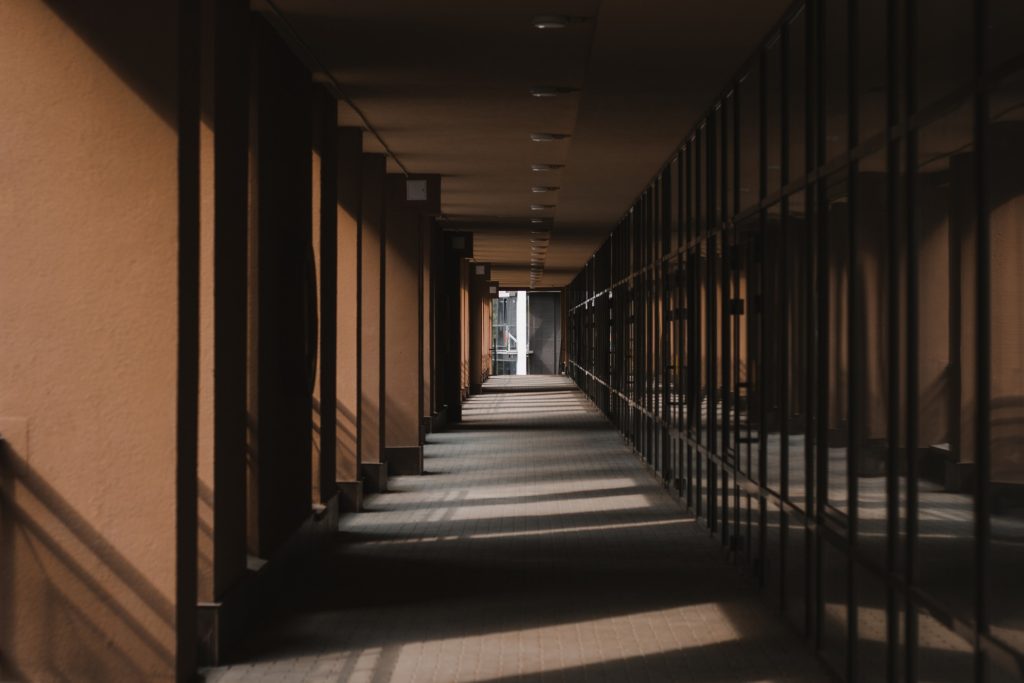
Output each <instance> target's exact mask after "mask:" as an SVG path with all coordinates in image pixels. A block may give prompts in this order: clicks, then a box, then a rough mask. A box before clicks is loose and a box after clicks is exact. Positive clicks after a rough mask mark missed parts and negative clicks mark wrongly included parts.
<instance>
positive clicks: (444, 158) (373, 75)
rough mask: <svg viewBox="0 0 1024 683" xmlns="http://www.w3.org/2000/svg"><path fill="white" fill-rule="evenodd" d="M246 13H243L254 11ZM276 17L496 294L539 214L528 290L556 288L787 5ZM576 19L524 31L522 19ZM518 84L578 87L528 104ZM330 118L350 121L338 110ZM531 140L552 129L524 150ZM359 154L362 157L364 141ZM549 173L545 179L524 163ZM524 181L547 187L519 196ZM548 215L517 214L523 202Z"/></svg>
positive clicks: (462, 3) (364, 8) (329, 4)
mask: <svg viewBox="0 0 1024 683" xmlns="http://www.w3.org/2000/svg"><path fill="white" fill-rule="evenodd" d="M257 4H259V3H257ZM277 4H278V5H279V6H280V7H281V8H282V10H283V11H284V12H285V13H286V15H287V17H288V21H289V23H290V24H291V25H292V26H293V27H294V28H295V30H296V31H297V32H298V34H299V35H301V36H302V39H303V41H304V42H306V43H307V44H308V45H309V46H310V47H311V48H312V49H313V51H314V52H315V53H316V54H317V56H318V57H319V58H320V60H321V61H322V62H324V63H325V64H326V65H327V67H328V68H329V70H330V71H331V73H332V75H333V76H334V77H335V78H336V79H337V80H338V81H339V82H340V83H341V84H342V86H343V87H344V89H345V92H346V94H347V95H348V96H349V97H350V98H351V99H352V100H353V101H354V102H355V103H356V104H357V105H358V106H359V108H360V109H361V110H362V111H363V112H364V114H365V115H366V117H367V119H368V121H369V122H370V123H371V124H372V125H373V127H374V128H375V129H376V130H377V131H378V133H379V134H380V135H381V137H383V138H384V140H385V141H386V142H387V145H388V147H390V148H391V150H392V151H393V152H394V153H395V155H396V156H397V157H398V158H399V159H400V160H401V161H402V163H403V164H404V166H405V167H406V168H407V169H408V170H409V171H410V172H414V173H440V174H441V175H442V176H443V197H442V209H443V211H444V213H445V216H446V217H447V218H448V220H450V221H451V222H452V224H453V225H456V226H458V227H459V228H460V229H470V230H474V231H475V232H478V233H479V238H478V239H477V240H476V242H475V244H476V245H477V247H478V248H477V255H478V256H477V257H478V258H479V259H480V260H489V261H490V262H492V263H493V264H495V267H494V272H495V273H497V274H498V275H499V278H498V279H499V280H500V281H501V282H502V284H503V285H505V286H509V287H523V286H528V285H529V282H530V281H529V262H530V255H531V250H530V241H529V240H530V231H531V229H534V228H536V226H534V225H532V224H531V223H530V219H531V218H535V217H537V216H550V217H553V218H554V224H553V226H554V227H553V230H552V239H551V246H550V249H549V251H548V252H547V259H546V264H545V270H544V275H543V277H542V278H541V280H540V281H539V283H538V284H539V285H540V286H545V287H557V286H561V285H564V284H566V283H567V282H568V281H569V280H570V279H571V278H572V276H573V275H574V274H575V273H576V272H577V271H578V270H579V268H580V267H581V266H582V264H583V263H584V262H585V261H586V259H587V258H588V257H589V256H590V255H591V254H592V253H593V251H594V250H595V249H596V248H597V246H599V245H600V243H601V242H602V241H603V240H604V238H605V237H606V236H607V234H608V231H609V230H610V229H611V227H612V226H613V225H614V224H615V222H616V221H617V220H618V219H619V217H620V216H622V214H623V213H624V212H625V211H626V210H627V209H628V207H629V205H630V204H631V202H632V201H633V199H634V198H635V197H636V195H637V194H638V193H639V192H640V191H641V190H642V189H643V187H644V185H645V184H646V183H647V182H648V181H649V180H650V179H651V177H652V176H653V175H654V174H655V173H656V172H657V171H658V169H659V168H660V166H661V165H662V163H664V161H665V160H666V159H667V158H668V156H669V155H670V154H671V152H672V150H673V149H674V148H675V146H676V145H677V144H678V143H679V142H680V141H681V140H682V137H683V135H684V134H685V133H686V132H687V131H688V130H689V129H690V127H691V126H692V125H693V124H694V123H695V122H696V120H697V118H698V117H699V116H700V115H701V113H702V112H703V111H704V110H705V109H706V108H707V107H708V106H709V105H710V104H711V102H712V100H713V98H714V97H715V95H716V94H717V92H718V91H719V90H720V89H721V87H722V86H723V85H724V84H725V82H726V80H727V79H728V78H729V77H730V76H732V75H733V73H734V72H735V71H736V69H738V68H739V66H740V65H741V63H742V61H743V60H744V59H745V58H746V57H747V56H748V53H749V51H750V50H751V49H752V48H753V47H754V46H755V45H756V44H757V42H758V40H759V39H760V38H761V37H763V35H764V34H765V33H766V32H767V31H768V30H769V29H770V27H771V25H772V24H773V23H774V22H775V21H776V20H777V18H778V17H779V16H780V15H781V14H782V12H783V10H784V9H785V7H786V6H787V5H788V4H789V2H788V0H785V1H783V0H756V1H755V0H742V1H741V0H718V1H717V2H704V1H700V2H697V1H682V0H603V1H600V2H599V0H575V1H569V2H566V1H554V2H538V1H533V0H525V1H524V0H430V1H423V0H348V1H346V2H338V1H337V0H280V1H279V2H278V3H277ZM549 14H562V15H569V16H576V17H583V18H586V19H587V20H586V21H581V22H579V23H575V24H573V25H571V26H569V27H568V28H565V29H561V30H548V31H540V30H537V29H535V28H533V26H532V25H531V19H532V18H533V17H534V16H536V15H549ZM532 86H563V87H567V88H575V89H579V92H576V93H570V94H565V95H561V96H558V97H550V98H536V97H531V96H530V94H529V90H530V88H531V87H532ZM340 121H341V122H342V123H344V124H346V125H352V124H357V123H358V120H357V119H355V118H354V117H353V115H352V113H351V112H350V111H348V110H347V108H344V107H343V108H342V112H341V115H340ZM531 132H554V133H568V134H571V137H570V138H567V139H566V140H562V141H557V142H545V143H536V142H531V141H530V139H529V134H530V133H531ZM367 140H369V141H370V143H369V145H370V146H369V147H368V149H371V150H373V151H380V150H378V149H376V148H375V147H373V144H374V143H373V141H372V138H371V136H367ZM542 162H543V163H554V164H561V165H564V168H563V169H560V170H557V171H555V172H550V173H534V172H531V171H530V165H531V164H533V163H542ZM535 185H544V186H555V187H558V188H560V189H559V190H557V191H553V192H546V193H543V194H535V193H533V192H531V187H533V186H535ZM533 203H543V204H556V205H557V209H555V210H545V211H531V210H530V204H533Z"/></svg>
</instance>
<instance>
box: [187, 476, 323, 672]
mask: <svg viewBox="0 0 1024 683" xmlns="http://www.w3.org/2000/svg"><path fill="white" fill-rule="evenodd" d="M337 530H338V496H335V497H334V498H332V499H331V500H330V502H328V503H327V505H318V506H316V509H315V510H313V511H311V512H310V515H309V517H307V518H306V521H305V522H303V523H302V525H301V526H300V527H299V528H298V529H296V530H295V532H294V533H293V534H292V535H291V537H290V538H289V539H288V540H287V541H286V542H285V543H284V545H283V546H281V548H280V549H278V551H277V552H276V553H274V555H273V556H272V557H270V558H269V559H267V560H263V559H261V558H250V561H249V567H250V569H249V571H248V572H247V573H246V575H245V576H244V578H243V579H242V580H241V581H240V582H239V583H238V585H236V586H234V587H233V588H231V590H229V591H228V592H227V594H226V595H224V597H223V598H222V599H221V600H220V601H219V602H201V603H198V605H197V620H198V635H199V664H200V666H217V665H220V664H224V663H227V662H230V661H231V657H232V656H233V654H234V653H235V651H236V649H237V648H238V646H239V645H240V644H241V643H243V642H244V641H245V639H246V637H247V636H248V634H249V632H250V629H251V628H252V626H253V625H254V624H256V623H258V622H259V620H260V618H261V617H263V616H264V615H265V614H266V613H267V611H268V610H269V609H270V608H271V607H273V605H274V604H275V603H276V601H277V597H278V596H279V595H280V594H281V591H282V590H283V589H284V588H285V587H286V586H287V585H288V584H289V583H290V582H292V581H294V580H295V577H296V576H298V575H299V574H301V573H302V572H304V571H306V570H307V569H308V567H309V562H310V559H311V558H312V557H314V556H316V555H318V554H320V553H322V552H324V551H325V550H326V549H327V547H328V545H329V542H330V540H331V538H332V537H333V536H334V534H335V533H336V532H337Z"/></svg>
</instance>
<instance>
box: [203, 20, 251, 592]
mask: <svg viewBox="0 0 1024 683" xmlns="http://www.w3.org/2000/svg"><path fill="white" fill-rule="evenodd" d="M202 10H203V17H202V34H203V50H202V55H203V66H202V80H201V83H202V125H201V131H200V139H201V172H200V177H201V179H202V184H201V270H200V283H201V301H200V313H201V338H200V379H199V386H200V393H199V401H200V404H199V469H198V473H199V481H198V492H199V496H198V510H197V513H198V516H199V526H198V543H199V551H200V552H199V563H198V569H199V577H198V578H199V583H198V592H199V599H200V601H202V602H214V601H216V600H218V599H220V598H221V597H222V596H223V595H224V594H225V593H226V592H227V591H228V590H229V589H230V588H231V587H232V586H233V585H235V583H237V582H238V580H239V579H240V578H241V577H242V576H243V575H244V573H245V561H246V545H245V452H246V429H247V427H246V410H245V408H246V395H245V391H246V389H245V385H246V372H247V369H246V324H247V323H246V287H247V282H246V279H247V272H246V249H247V221H248V196H249V194H248V163H249V101H248V97H249V93H248V83H249V77H248V75H249V41H248V30H249V7H248V4H247V3H246V2H244V1H242V0H234V1H232V2H224V3H218V4H213V3H207V4H203V5H202Z"/></svg>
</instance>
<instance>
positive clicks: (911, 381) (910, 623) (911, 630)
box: [904, 0, 918, 681]
mask: <svg viewBox="0 0 1024 683" xmlns="http://www.w3.org/2000/svg"><path fill="white" fill-rule="evenodd" d="M916 9H917V0H906V26H905V29H906V54H905V55H904V56H905V59H906V71H905V73H906V102H907V107H906V111H907V115H908V117H909V116H910V115H912V114H913V113H914V111H915V110H916V104H917V103H916V95H917V92H916V91H917V83H916V76H917V70H916V68H915V63H914V61H915V60H914V56H915V54H916V47H917V35H916V28H917V26H916V20H915V19H916ZM906 155H907V156H906V165H907V168H906V184H905V186H904V192H905V193H906V194H905V202H906V206H905V221H906V223H905V225H906V231H907V232H906V234H907V241H906V245H907V302H906V303H907V315H906V322H907V367H906V382H907V403H906V406H907V412H906V420H907V425H906V429H907V439H906V449H907V452H906V458H907V460H906V471H907V540H906V543H907V547H906V549H905V552H906V585H907V587H908V588H913V586H914V584H915V583H916V582H915V574H916V570H917V552H916V551H917V526H918V525H917V512H918V508H917V474H918V473H917V439H918V429H917V410H918V396H917V384H918V368H917V349H918V322H917V315H918V305H917V303H918V302H917V292H918V289H917V288H918V282H917V277H918V253H917V249H918V240H917V226H916V220H917V216H916V212H915V210H914V199H915V196H916V193H915V192H914V182H915V178H916V168H915V165H916V160H917V131H915V130H909V129H908V130H907V134H906ZM905 604H906V647H907V655H906V660H907V664H906V677H907V681H916V680H917V661H916V660H917V612H916V609H915V607H914V602H913V600H912V599H911V597H910V590H908V591H907V594H906V596H905Z"/></svg>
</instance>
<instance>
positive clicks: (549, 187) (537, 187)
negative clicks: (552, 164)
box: [530, 185, 559, 194]
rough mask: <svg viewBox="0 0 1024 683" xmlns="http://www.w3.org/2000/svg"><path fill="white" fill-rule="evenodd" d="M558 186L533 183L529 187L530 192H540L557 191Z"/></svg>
mask: <svg viewBox="0 0 1024 683" xmlns="http://www.w3.org/2000/svg"><path fill="white" fill-rule="evenodd" d="M558 190H559V188H557V187H555V186H553V185H534V186H533V187H531V188H530V192H535V193H537V194H540V193H541V192H557V191H558Z"/></svg>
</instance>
